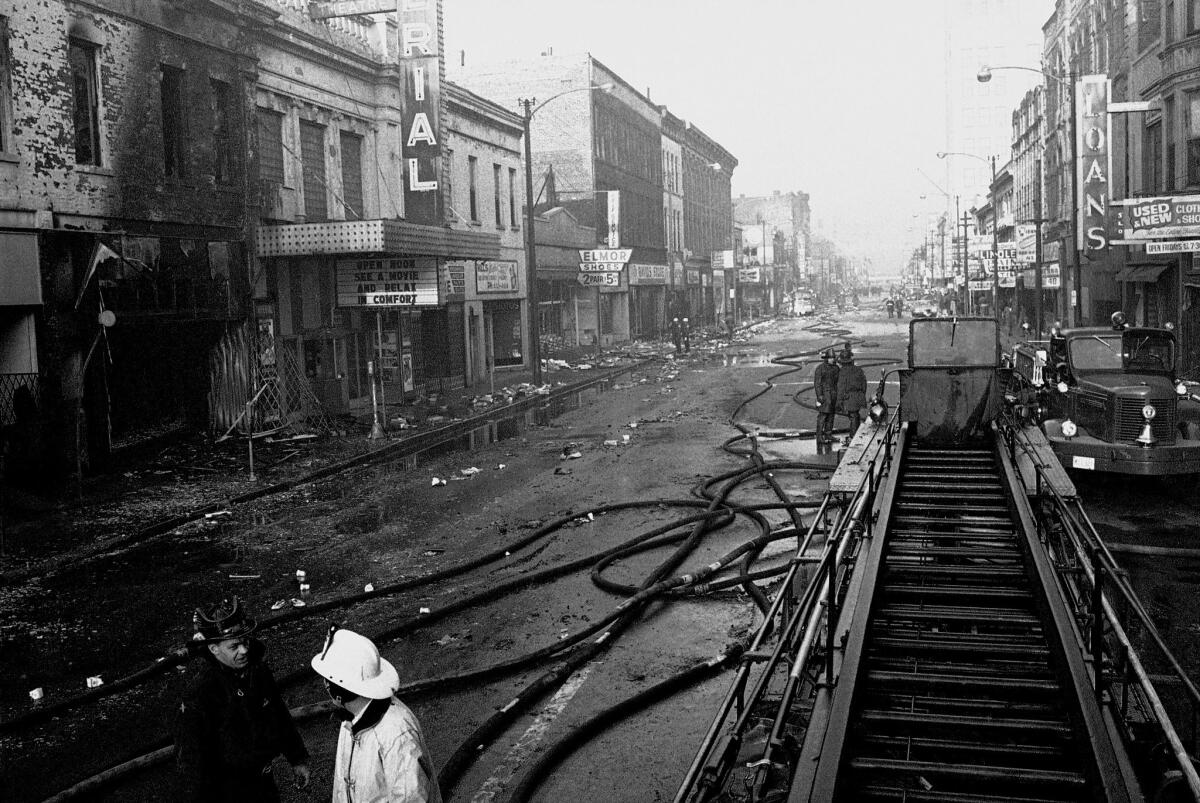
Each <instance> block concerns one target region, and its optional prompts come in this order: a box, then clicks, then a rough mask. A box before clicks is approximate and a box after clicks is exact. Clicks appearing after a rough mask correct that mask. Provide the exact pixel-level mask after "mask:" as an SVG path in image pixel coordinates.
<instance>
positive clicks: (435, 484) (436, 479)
mask: <svg viewBox="0 0 1200 803" xmlns="http://www.w3.org/2000/svg"><path fill="white" fill-rule="evenodd" d="M429 484H430V485H432V486H433V487H434V488H436V487H438V486H439V485H445V484H446V481H445V480H444V479H442V478H441V477H434V478H433V480H432V481H431V482H430V483H429Z"/></svg>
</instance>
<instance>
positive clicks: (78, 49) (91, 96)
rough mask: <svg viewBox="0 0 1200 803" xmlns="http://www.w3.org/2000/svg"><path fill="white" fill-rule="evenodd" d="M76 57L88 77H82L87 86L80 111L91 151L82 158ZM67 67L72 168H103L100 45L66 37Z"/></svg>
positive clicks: (78, 78) (78, 76)
mask: <svg viewBox="0 0 1200 803" xmlns="http://www.w3.org/2000/svg"><path fill="white" fill-rule="evenodd" d="M75 53H78V54H80V55H81V56H82V58H83V60H84V61H83V63H82V65H81V66H83V67H85V68H86V71H87V74H86V75H85V76H83V78H84V80H85V81H86V82H87V97H86V98H84V99H82V100H83V101H84V102H85V103H86V105H87V108H86V109H83V110H82V111H83V112H84V113H85V114H86V116H87V117H88V118H89V119H88V123H89V126H88V130H89V132H90V134H89V135H88V141H87V143H86V145H87V147H88V148H89V149H90V150H91V151H92V152H91V153H90V154H86V153H85V154H84V155H83V156H82V158H81V156H80V151H81V144H82V143H81V141H80V131H79V118H80V112H81V109H80V101H81V99H80V97H79V93H78V89H79V81H80V75H79V72H78V71H77V70H76V65H75V63H74V61H73V54H75ZM67 65H68V67H69V69H70V72H71V120H72V124H73V128H74V131H73V132H72V142H73V143H74V150H75V164H76V165H82V166H86V167H102V166H103V165H104V137H103V136H102V135H101V130H100V125H101V119H102V115H101V112H100V45H98V44H96V43H95V42H90V41H88V40H87V39H80V38H78V37H75V36H71V37H68V40H67Z"/></svg>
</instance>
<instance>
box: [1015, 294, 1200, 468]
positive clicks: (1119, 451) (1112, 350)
mask: <svg viewBox="0 0 1200 803" xmlns="http://www.w3.org/2000/svg"><path fill="white" fill-rule="evenodd" d="M1177 354H1178V348H1177V344H1176V339H1175V332H1174V331H1173V330H1171V329H1169V328H1165V329H1160V328H1155V327H1146V326H1127V325H1126V323H1125V317H1124V315H1123V314H1122V313H1120V312H1117V313H1114V314H1113V317H1112V325H1111V326H1110V327H1079V328H1071V329H1063V328H1060V327H1058V326H1055V327H1054V329H1053V330H1052V331H1051V333H1050V339H1049V340H1048V341H1029V342H1024V343H1020V344H1018V345H1016V346H1014V347H1013V354H1012V367H1013V373H1012V377H1013V379H1012V381H1013V386H1012V387H1011V388H1010V392H1011V394H1012V395H1013V396H1014V397H1015V399H1016V401H1017V403H1018V405H1019V406H1020V408H1021V410H1022V411H1023V413H1024V414H1025V415H1026V416H1027V417H1028V418H1031V419H1034V420H1036V421H1037V422H1038V423H1039V424H1040V425H1041V428H1042V430H1043V431H1044V432H1045V434H1046V438H1047V440H1049V441H1050V444H1051V446H1052V447H1053V449H1054V452H1055V454H1056V455H1058V459H1059V461H1060V462H1061V463H1062V464H1063V466H1064V467H1066V468H1073V469H1082V470H1085V471H1107V472H1114V473H1120V474H1136V475H1142V476H1159V475H1163V476H1165V475H1179V474H1196V473H1198V472H1200V395H1197V394H1200V385H1198V384H1196V383H1192V382H1185V381H1183V380H1181V379H1180V378H1179V377H1178V376H1177V375H1176V371H1175V362H1176V356H1177Z"/></svg>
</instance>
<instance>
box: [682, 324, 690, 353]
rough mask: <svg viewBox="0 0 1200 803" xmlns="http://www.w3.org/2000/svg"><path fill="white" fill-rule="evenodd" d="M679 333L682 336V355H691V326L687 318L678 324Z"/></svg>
mask: <svg viewBox="0 0 1200 803" xmlns="http://www.w3.org/2000/svg"><path fill="white" fill-rule="evenodd" d="M680 332H681V333H682V336H683V353H684V354H691V353H692V325H691V323H690V322H689V321H688V319H687V318H684V319H683V321H682V323H681V324H680Z"/></svg>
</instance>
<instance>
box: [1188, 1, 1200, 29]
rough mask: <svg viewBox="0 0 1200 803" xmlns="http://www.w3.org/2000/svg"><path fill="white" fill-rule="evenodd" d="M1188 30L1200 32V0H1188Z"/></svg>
mask: <svg viewBox="0 0 1200 803" xmlns="http://www.w3.org/2000/svg"><path fill="white" fill-rule="evenodd" d="M1187 32H1188V35H1189V36H1191V35H1192V34H1195V33H1200V0H1187Z"/></svg>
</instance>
